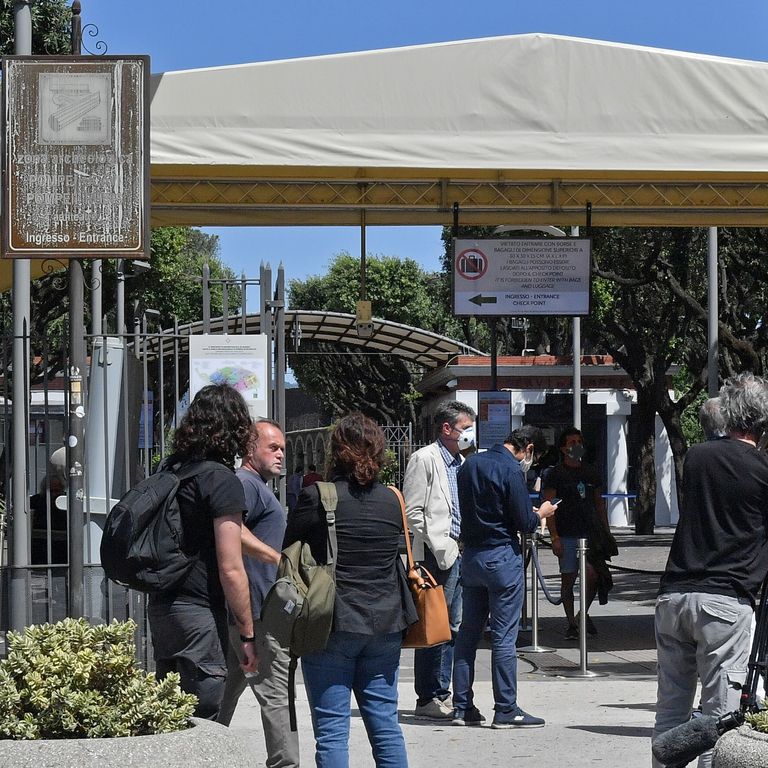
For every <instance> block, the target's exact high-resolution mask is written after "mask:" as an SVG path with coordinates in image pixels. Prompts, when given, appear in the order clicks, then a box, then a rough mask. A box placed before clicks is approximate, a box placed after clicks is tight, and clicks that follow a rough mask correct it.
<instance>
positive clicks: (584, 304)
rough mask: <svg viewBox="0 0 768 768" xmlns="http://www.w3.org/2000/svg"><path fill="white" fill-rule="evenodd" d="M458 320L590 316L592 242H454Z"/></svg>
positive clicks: (454, 295) (455, 305)
mask: <svg viewBox="0 0 768 768" xmlns="http://www.w3.org/2000/svg"><path fill="white" fill-rule="evenodd" d="M453 244H454V251H453V253H454V258H453V311H454V314H456V315H485V316H497V315H516V316H526V315H588V314H589V298H590V279H589V270H590V263H591V256H592V241H591V240H590V239H589V238H574V237H567V238H552V239H532V238H506V239H503V240H458V239H456V240H454V241H453Z"/></svg>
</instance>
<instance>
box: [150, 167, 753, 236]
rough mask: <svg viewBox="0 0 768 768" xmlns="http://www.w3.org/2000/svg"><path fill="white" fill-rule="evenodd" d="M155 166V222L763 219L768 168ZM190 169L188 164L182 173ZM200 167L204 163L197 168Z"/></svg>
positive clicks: (739, 222) (686, 222) (719, 222)
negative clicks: (645, 171) (646, 171)
mask: <svg viewBox="0 0 768 768" xmlns="http://www.w3.org/2000/svg"><path fill="white" fill-rule="evenodd" d="M244 170H245V169H244V168H242V167H239V168H231V169H229V172H227V171H226V169H221V168H216V169H207V172H206V173H205V177H202V176H201V175H197V174H196V173H194V174H193V173H190V168H186V169H182V168H178V167H163V166H159V167H153V170H152V173H153V176H152V186H151V200H152V224H153V226H167V225H178V224H189V225H199V226H203V225H224V226H226V225H232V226H248V225H292V226H307V225H336V226H355V225H359V224H360V222H361V216H362V213H363V212H364V213H365V221H366V223H367V224H370V225H450V224H451V223H452V221H453V204H454V203H458V205H459V210H460V221H461V223H462V224H467V225H497V224H502V223H504V224H507V223H509V224H560V225H564V224H567V225H584V224H585V216H586V208H587V204H591V206H592V224H593V225H594V226H751V227H757V226H766V225H768V174H721V175H716V176H709V177H700V178H697V177H696V176H695V175H694V174H689V175H686V176H681V175H680V174H663V173H657V174H655V175H653V176H650V175H642V176H641V175H637V176H630V175H628V174H626V173H625V174H611V173H607V172H605V171H603V172H597V171H596V172H592V173H586V172H581V173H574V172H562V173H557V172H552V171H550V172H546V173H545V172H543V171H542V172H539V173H532V172H527V173H523V172H517V173H513V172H509V171H508V172H488V171H481V170H476V171H469V170H464V171H454V172H450V171H438V170H429V169H422V170H421V171H419V170H415V169H413V168H410V169H401V170H400V171H399V172H398V171H393V170H392V169H379V170H375V169H355V171H354V172H351V171H349V170H345V169H330V168H329V169H317V168H305V169H298V170H294V171H293V172H291V173H288V172H287V171H286V169H285V168H271V169H270V168H261V169H255V168H250V169H248V171H250V172H249V173H248V175H247V177H243V171H244ZM185 171H186V172H185ZM195 171H196V172H197V173H199V171H200V169H197V168H196V169H195Z"/></svg>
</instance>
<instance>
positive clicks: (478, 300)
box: [470, 293, 496, 307]
mask: <svg viewBox="0 0 768 768" xmlns="http://www.w3.org/2000/svg"><path fill="white" fill-rule="evenodd" d="M470 301H471V302H472V303H473V304H477V306H478V307H480V306H482V305H483V304H495V303H496V297H495V296H483V295H482V294H481V293H478V294H477V296H473V297H472V298H471V299H470Z"/></svg>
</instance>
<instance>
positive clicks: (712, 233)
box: [707, 227, 720, 397]
mask: <svg viewBox="0 0 768 768" xmlns="http://www.w3.org/2000/svg"><path fill="white" fill-rule="evenodd" d="M708 235H709V242H708V249H707V390H708V391H709V396H710V397H717V393H718V391H719V389H720V384H719V378H718V368H719V365H718V363H719V356H720V353H719V349H718V338H717V335H718V323H717V321H718V305H717V292H718V279H717V227H709V230H708Z"/></svg>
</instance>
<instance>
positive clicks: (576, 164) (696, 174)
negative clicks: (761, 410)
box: [151, 34, 768, 225]
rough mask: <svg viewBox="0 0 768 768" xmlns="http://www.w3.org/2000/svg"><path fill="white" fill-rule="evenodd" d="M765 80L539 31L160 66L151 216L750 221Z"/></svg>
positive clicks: (752, 73) (200, 219)
mask: <svg viewBox="0 0 768 768" xmlns="http://www.w3.org/2000/svg"><path fill="white" fill-rule="evenodd" d="M765 93H768V64H766V63H760V62H752V61H740V60H736V59H725V58H718V57H713V56H703V55H696V54H690V53H681V52H678V51H668V50H660V49H653V48H644V47H639V46H630V45H621V44H616V43H607V42H600V41H592V40H582V39H576V38H568V37H558V36H552V35H541V34H529V35H517V36H510V37H497V38H489V39H482V40H470V41H460V42H454V43H441V44H435V45H425V46H414V47H408V48H396V49H390V50H380V51H368V52H363V53H353V54H340V55H333V56H321V57H313V58H306V59H296V60H286V61H273V62H263V63H256V64H245V65H239V66H230V67H217V68H211V69H201V70H190V71H183V72H168V73H165V74H162V75H157V76H155V78H154V80H153V95H152V124H151V137H152V170H153V220H154V223H157V224H160V223H192V224H201V223H205V224H209V225H215V224H248V223H251V224H289V223H290V224H324V223H325V224H341V223H346V224H355V223H359V221H360V211H362V210H363V209H365V211H366V213H367V221H368V223H371V224H376V223H380V224H386V223H392V224H394V223H397V224H413V223H429V224H437V223H448V222H449V221H450V216H451V212H450V211H451V206H452V204H453V203H454V202H458V203H459V204H460V206H461V210H462V221H464V222H466V223H499V222H500V221H502V220H503V221H505V222H509V221H510V220H512V221H514V217H515V216H517V217H518V220H524V221H525V222H526V223H550V222H553V221H556V222H559V223H567V222H568V221H569V220H570V221H572V223H583V222H584V206H585V204H586V202H587V201H589V202H591V203H592V204H593V210H594V223H595V224H608V223H610V224H618V223H625V224H639V223H642V224H651V223H655V224H663V223H679V224H702V223H709V224H728V223H731V224H738V223H743V224H746V223H751V224H758V223H762V220H763V219H764V217H765V213H766V211H768V188H767V187H766V182H768V131H767V130H766V129H767V128H768V106H767V104H766V100H765V98H764V94H765ZM510 214H512V218H510Z"/></svg>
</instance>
